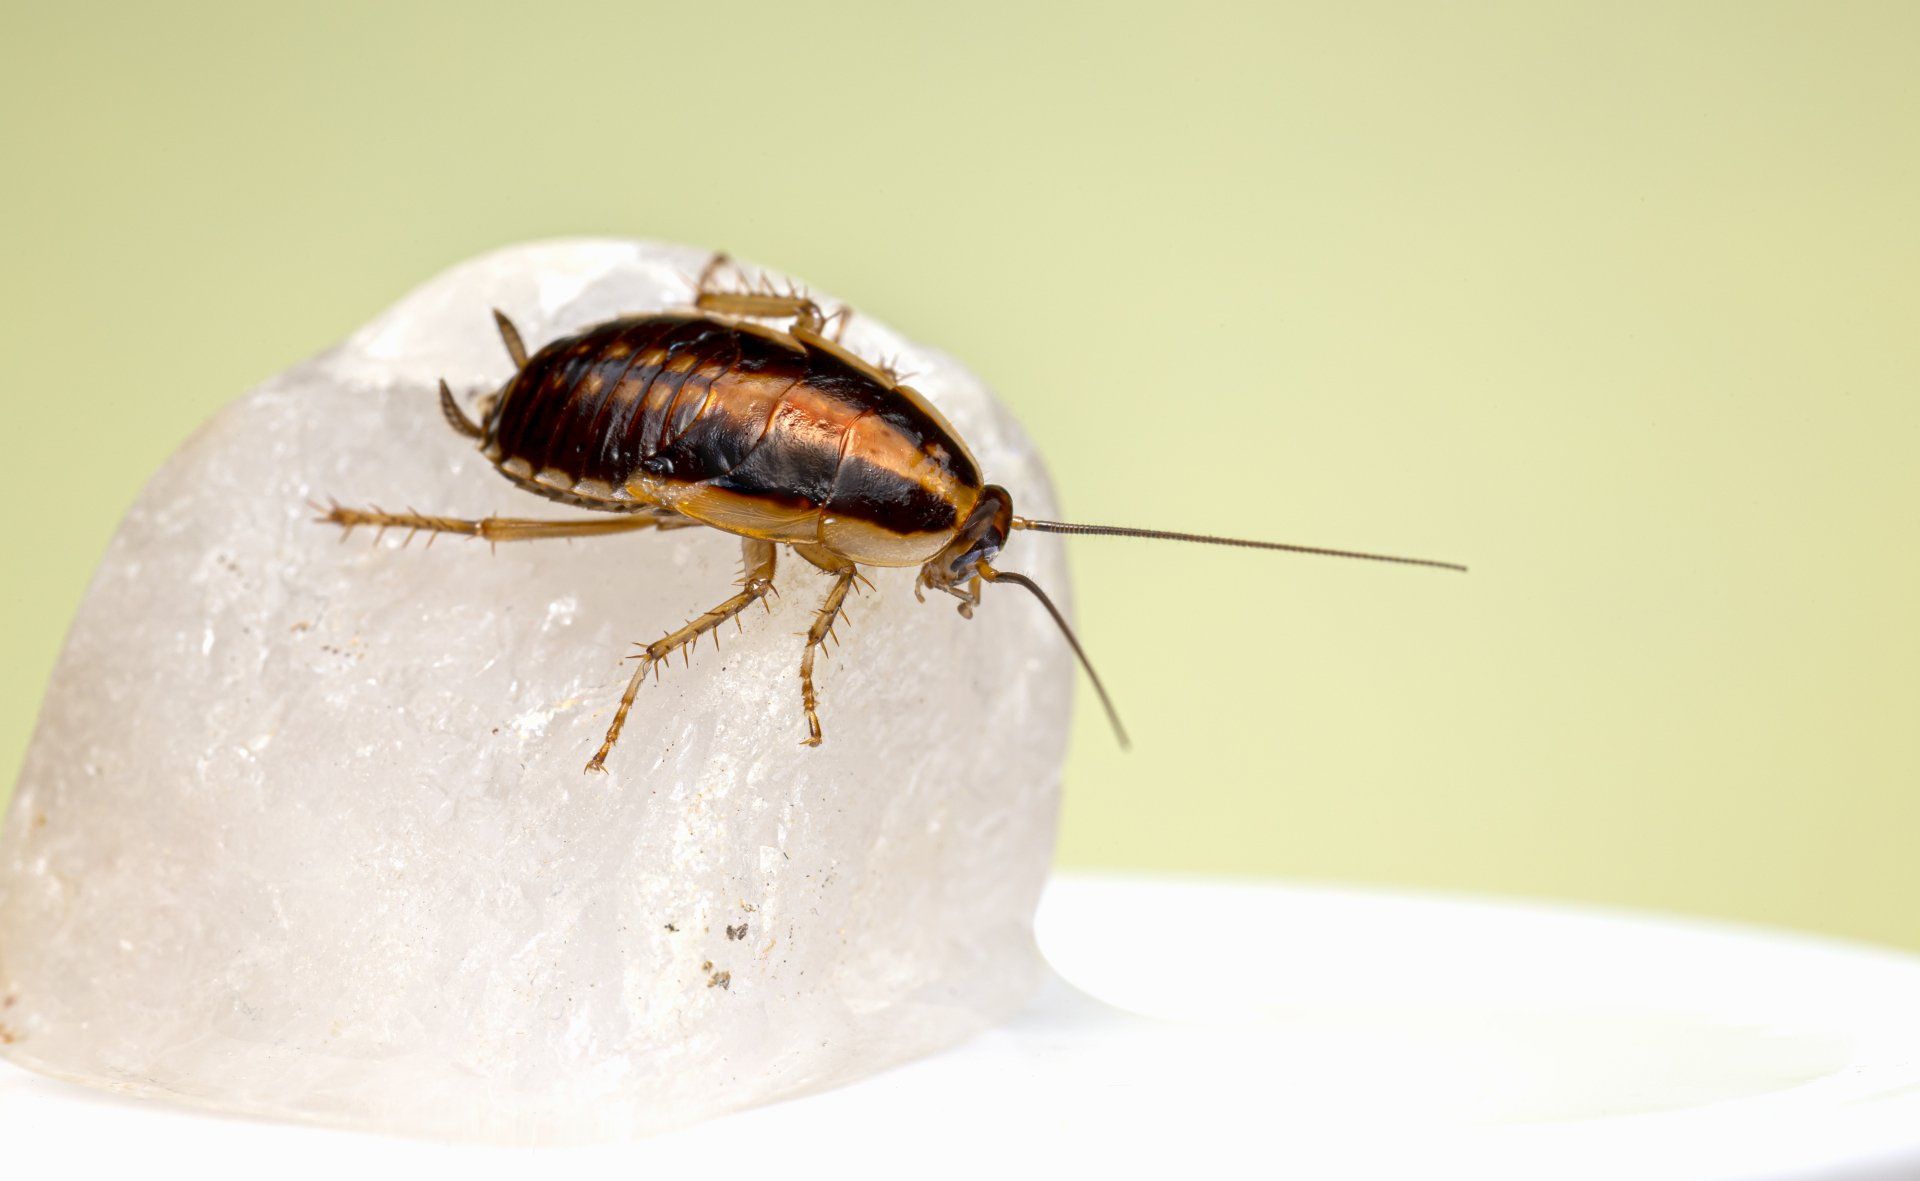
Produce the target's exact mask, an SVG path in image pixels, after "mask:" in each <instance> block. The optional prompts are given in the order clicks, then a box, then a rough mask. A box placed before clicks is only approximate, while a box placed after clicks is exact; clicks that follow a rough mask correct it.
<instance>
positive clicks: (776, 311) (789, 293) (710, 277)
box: [693, 252, 851, 339]
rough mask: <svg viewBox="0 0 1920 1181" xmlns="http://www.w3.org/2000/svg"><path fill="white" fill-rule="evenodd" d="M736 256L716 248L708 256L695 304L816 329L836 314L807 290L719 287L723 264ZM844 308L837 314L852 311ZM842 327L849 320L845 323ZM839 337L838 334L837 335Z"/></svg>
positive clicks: (731, 313)
mask: <svg viewBox="0 0 1920 1181" xmlns="http://www.w3.org/2000/svg"><path fill="white" fill-rule="evenodd" d="M732 261H733V260H732V259H731V258H728V257H727V255H726V254H725V252H716V253H715V254H714V256H713V257H712V258H710V259H708V260H707V265H706V267H705V268H703V269H702V270H701V272H700V281H699V283H698V284H697V285H696V290H695V292H694V297H693V306H694V307H697V308H699V309H700V310H701V311H703V312H719V313H720V314H721V315H723V316H751V317H754V318H756V319H764V320H786V319H791V320H792V321H793V322H794V323H795V324H796V325H798V326H799V327H802V328H807V329H811V330H813V331H815V332H818V331H820V330H821V329H823V328H825V327H826V325H827V321H829V320H831V319H832V318H833V317H832V316H824V315H822V314H821V312H820V305H819V304H817V303H815V302H814V301H813V300H811V299H809V298H808V297H807V295H806V294H805V293H804V292H801V291H797V290H794V289H793V288H792V287H789V288H788V289H787V290H786V291H774V290H772V289H771V288H768V289H767V290H765V291H722V290H720V289H719V284H718V276H719V274H720V271H721V269H722V268H724V267H726V266H727V264H729V263H731V262H732ZM850 314H851V313H848V312H847V310H846V309H845V308H841V309H840V310H839V311H837V312H835V313H834V315H836V316H840V315H850ZM840 327H841V331H843V332H844V331H845V330H846V324H845V323H844V322H843V323H842V324H841V326H840ZM836 339H837V338H836Z"/></svg>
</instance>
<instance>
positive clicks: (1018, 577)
mask: <svg viewBox="0 0 1920 1181" xmlns="http://www.w3.org/2000/svg"><path fill="white" fill-rule="evenodd" d="M980 577H982V578H984V579H986V580H987V581H988V582H1011V583H1013V584H1014V585H1015V586H1024V587H1026V588H1027V589H1028V590H1030V591H1032V592H1033V597H1034V598H1036V599H1039V600H1040V605H1041V606H1042V607H1045V608H1046V609H1047V614H1048V615H1051V616H1053V621H1054V622H1055V623H1057V624H1059V625H1060V634H1061V635H1063V636H1065V637H1067V647H1069V648H1072V649H1073V654H1074V655H1075V656H1077V657H1079V658H1080V667H1081V668H1083V669H1085V670H1086V671H1087V680H1089V681H1091V682H1093V691H1094V692H1095V693H1097V694H1099V695H1100V704H1101V706H1102V707H1103V708H1105V709H1106V711H1107V721H1109V722H1111V723H1113V736H1114V737H1115V738H1117V739H1119V740H1120V749H1121V750H1131V749H1133V741H1132V740H1131V739H1129V738H1128V737H1127V728H1126V727H1125V726H1123V725H1121V724H1120V711H1119V710H1116V709H1115V708H1113V698H1111V697H1109V696H1107V687H1106V686H1105V685H1103V684H1101V683H1100V674H1099V673H1097V672H1094V671H1093V661H1091V660H1088V659H1087V650H1086V649H1085V648H1082V647H1081V646H1080V638H1079V637H1078V636H1076V635H1074V634H1073V628H1071V627H1069V626H1068V625H1067V617H1066V616H1064V615H1062V614H1060V608H1058V607H1056V606H1054V605H1053V600H1052V599H1049V598H1048V597H1047V592H1046V591H1043V590H1041V589H1040V585H1039V584H1038V583H1036V582H1034V580H1033V579H1031V578H1028V577H1027V576H1026V575H1024V574H1015V573H1013V572H1012V571H1011V570H995V569H994V568H993V567H991V566H989V565H987V564H986V563H984V562H982V563H981V564H980Z"/></svg>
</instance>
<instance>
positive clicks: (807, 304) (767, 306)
mask: <svg viewBox="0 0 1920 1181" xmlns="http://www.w3.org/2000/svg"><path fill="white" fill-rule="evenodd" d="M693 306H695V307H697V308H699V309H700V310H701V311H703V312H719V313H720V314H721V315H723V316H752V317H755V318H758V319H764V320H785V319H788V318H791V319H792V320H793V322H794V324H795V325H796V326H798V327H801V328H806V329H810V330H812V331H814V332H818V331H819V330H820V329H821V327H823V326H824V325H825V323H826V320H825V318H824V317H823V316H822V315H821V314H820V305H819V304H817V303H815V302H813V300H811V299H809V298H807V297H806V296H804V295H755V294H752V293H750V292H737V291H736V292H727V291H703V292H701V293H700V295H699V297H698V298H697V299H695V300H694V305H693Z"/></svg>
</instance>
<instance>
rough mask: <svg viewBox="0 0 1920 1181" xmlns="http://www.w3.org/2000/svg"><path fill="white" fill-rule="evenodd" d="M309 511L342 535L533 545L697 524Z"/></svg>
mask: <svg viewBox="0 0 1920 1181" xmlns="http://www.w3.org/2000/svg"><path fill="white" fill-rule="evenodd" d="M313 507H314V509H315V510H316V511H318V512H319V513H320V517H319V519H320V520H321V521H324V522H326V523H327V524H330V525H338V526H340V528H341V530H342V534H341V535H342V536H345V535H346V534H348V533H351V532H353V531H354V530H355V529H358V528H360V527H361V526H362V525H365V526H367V527H369V528H372V529H376V530H380V531H383V532H384V531H385V530H388V529H405V530H406V531H407V532H408V534H409V535H411V534H414V533H459V534H463V535H465V536H467V537H478V538H479V539H481V540H482V541H490V542H501V541H537V540H539V539H541V538H547V537H598V536H601V535H602V534H608V533H632V532H635V531H637V530H641V529H684V528H686V527H688V526H691V525H698V524H699V522H698V521H695V520H691V519H689V518H687V517H683V516H680V515H679V514H678V513H669V512H638V513H622V514H621V515H619V516H607V517H601V518H597V519H594V520H580V521H540V520H533V519H529V518H525V517H481V518H478V519H472V518H466V517H436V516H429V515H428V514H426V513H416V512H404V513H389V512H385V511H382V510H381V509H378V508H372V509H357V508H345V507H343V506H341V505H339V504H331V505H328V506H327V507H326V508H324V509H322V508H321V507H320V506H319V505H317V504H316V505H314V506H313Z"/></svg>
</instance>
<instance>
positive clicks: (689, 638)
mask: <svg viewBox="0 0 1920 1181" xmlns="http://www.w3.org/2000/svg"><path fill="white" fill-rule="evenodd" d="M740 556H741V558H742V559H743V560H744V561H745V563H746V567H747V573H746V577H745V579H744V580H743V585H742V587H741V590H740V593H739V594H737V595H735V596H733V597H732V598H730V599H728V600H727V601H726V602H724V603H722V604H720V605H719V606H718V607H715V608H713V609H712V610H711V611H708V612H705V613H704V614H702V615H700V616H699V617H698V618H695V619H693V620H691V621H689V622H688V623H687V625H686V626H685V627H682V628H679V629H678V630H675V631H671V632H668V633H667V634H666V635H664V636H662V637H660V638H659V639H657V640H655V641H654V642H653V643H651V644H648V645H647V647H646V650H645V651H643V652H641V653H640V656H639V662H640V663H639V667H637V668H635V669H634V670H633V676H632V678H630V679H629V680H628V681H627V691H626V692H625V693H623V694H621V695H620V708H619V709H617V710H615V711H614V714H613V724H612V725H610V726H608V727H607V737H606V741H604V742H602V743H601V744H600V749H599V750H598V751H596V752H594V756H593V758H592V759H591V760H590V761H589V762H588V763H587V770H589V771H605V770H606V769H607V755H608V754H610V753H612V751H613V744H614V743H616V742H618V741H620V730H621V728H622V727H623V726H625V725H626V724H627V712H628V711H629V710H631V709H632V708H633V698H634V695H635V694H637V693H639V692H640V683H641V682H642V681H644V680H646V679H647V674H648V673H649V672H651V671H653V670H654V669H656V668H658V667H659V666H660V662H661V661H662V660H665V659H666V658H667V657H669V656H671V655H673V654H674V653H675V652H676V651H678V650H679V649H681V648H683V647H685V646H687V645H688V644H691V643H693V642H694V641H695V640H698V639H699V638H700V637H701V636H704V635H706V634H707V633H708V632H710V631H712V630H713V629H714V628H716V627H719V626H720V625H721V624H723V623H725V622H726V621H727V620H729V619H732V618H733V617H734V616H736V615H738V614H740V613H741V612H742V611H745V610H746V609H747V608H748V607H749V606H751V605H752V604H754V603H757V602H759V601H760V600H761V599H764V598H766V597H767V596H768V595H769V594H772V593H773V570H774V544H773V543H772V542H771V541H760V540H758V539H757V538H752V537H749V538H744V539H743V540H742V541H741V542H740Z"/></svg>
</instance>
